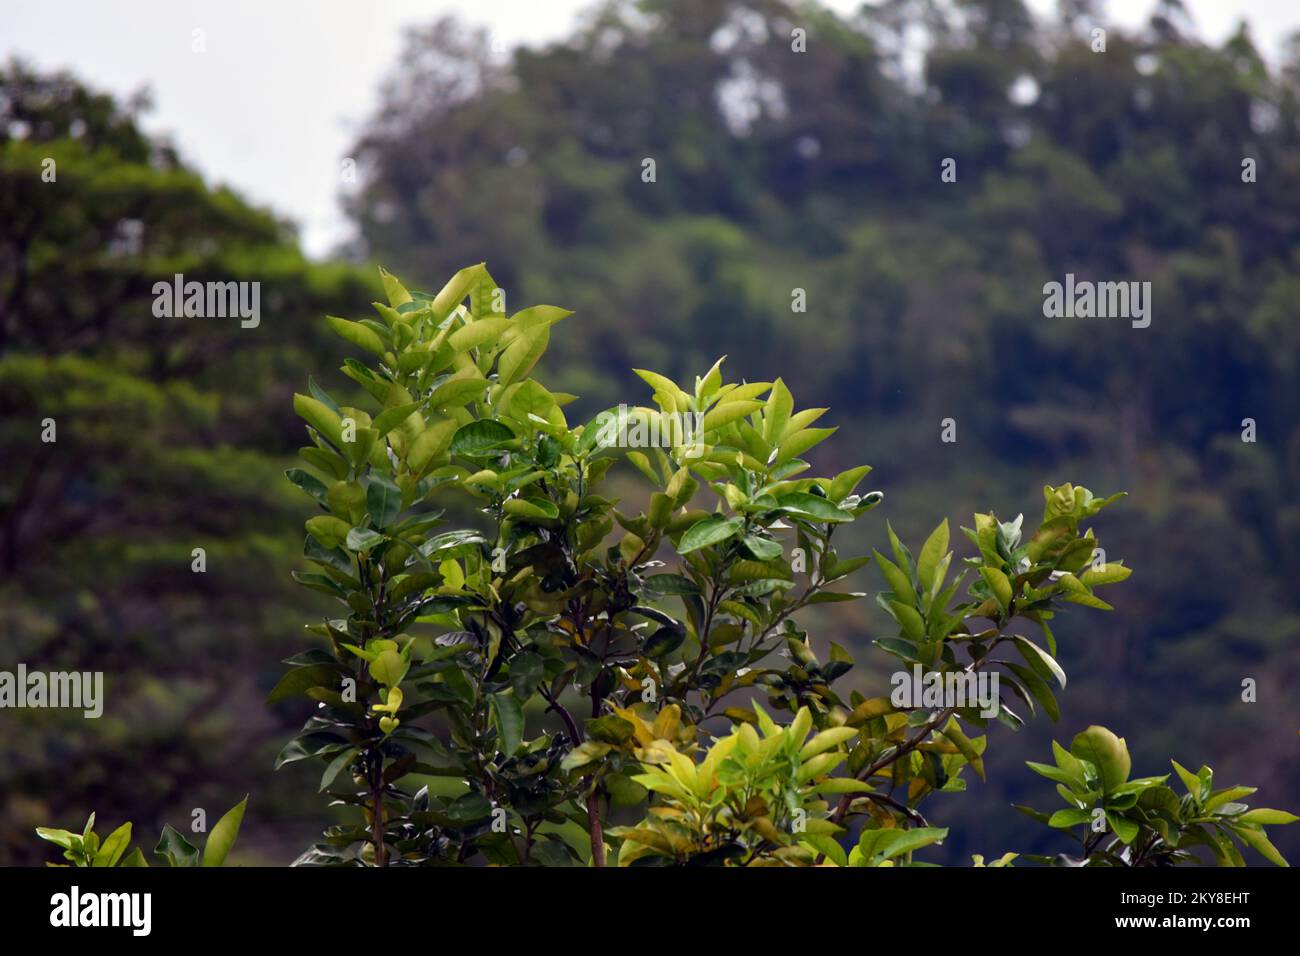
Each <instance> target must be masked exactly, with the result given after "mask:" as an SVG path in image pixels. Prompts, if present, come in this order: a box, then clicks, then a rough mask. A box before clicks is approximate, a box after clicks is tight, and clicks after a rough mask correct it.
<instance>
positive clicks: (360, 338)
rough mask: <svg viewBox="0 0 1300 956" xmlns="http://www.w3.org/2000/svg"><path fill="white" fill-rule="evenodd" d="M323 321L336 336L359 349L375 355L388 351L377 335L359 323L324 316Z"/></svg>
mask: <svg viewBox="0 0 1300 956" xmlns="http://www.w3.org/2000/svg"><path fill="white" fill-rule="evenodd" d="M325 321H326V322H328V323H329V326H330V328H331V329H333V330H334V331H335V332H336V333H337V334H338V335H340V336H341V337H343V338H344V339H346V340H347V341H349V342H351V343H352V344H353V345H355V346H356V347H357V348H359V349H365V350H366V351H367V352H373V353H374V354H375V355H383V354H384V353H385V352H386V351H388V346H387V345H386V344H385V342H384V340H383V339H382V338H380V337H379V333H378V332H376V331H375V330H374V329H372V328H370V327H369V326H366V325H362V324H361V323H360V322H349V321H348V320H347V319H340V318H338V317H337V316H333V315H327V316H325Z"/></svg>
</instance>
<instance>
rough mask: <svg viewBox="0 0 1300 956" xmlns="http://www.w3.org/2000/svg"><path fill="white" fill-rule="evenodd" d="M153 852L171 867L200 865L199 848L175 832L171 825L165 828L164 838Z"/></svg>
mask: <svg viewBox="0 0 1300 956" xmlns="http://www.w3.org/2000/svg"><path fill="white" fill-rule="evenodd" d="M153 852H154V854H155V855H157V856H160V857H162V858H163V859H164V860H166V861H167V862H168V863H169V864H170V865H171V866H198V865H199V848H198V847H196V846H195V845H194V844H192V843H190V841H189V840H187V839H185V837H183V836H181V835H180V833H178V832H177V831H176V830H174V829H173V828H172V826H171V824H170V823H169V824H167V826H165V827H163V832H162V836H161V837H160V838H159V840H158V845H157V846H156V847H154V851H153Z"/></svg>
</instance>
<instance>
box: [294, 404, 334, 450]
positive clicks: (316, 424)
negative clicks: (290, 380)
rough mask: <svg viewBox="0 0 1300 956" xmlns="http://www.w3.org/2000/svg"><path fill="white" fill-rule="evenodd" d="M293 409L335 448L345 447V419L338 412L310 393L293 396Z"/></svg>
mask: <svg viewBox="0 0 1300 956" xmlns="http://www.w3.org/2000/svg"><path fill="white" fill-rule="evenodd" d="M293 410H294V411H295V412H297V414H298V417H299V418H301V419H303V420H304V421H306V422H307V424H308V425H310V426H311V427H312V428H314V429H316V431H317V432H319V433H320V434H321V436H322V437H323V438H325V439H326V440H328V441H329V442H330V444H332V445H333V446H334V447H335V448H342V447H343V419H342V418H340V417H339V414H338V412H336V411H334V410H333V409H331V408H329V407H327V406H326V405H325V404H324V403H323V402H319V401H317V400H316V399H314V398H311V397H310V396H308V395H297V394H295V395H294V396H293Z"/></svg>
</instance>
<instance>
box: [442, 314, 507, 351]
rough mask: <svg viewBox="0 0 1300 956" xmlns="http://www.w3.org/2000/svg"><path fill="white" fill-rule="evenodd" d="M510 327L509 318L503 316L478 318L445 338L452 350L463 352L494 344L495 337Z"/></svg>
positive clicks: (498, 336) (497, 337)
mask: <svg viewBox="0 0 1300 956" xmlns="http://www.w3.org/2000/svg"><path fill="white" fill-rule="evenodd" d="M510 328H512V324H511V322H510V320H509V319H507V318H505V317H503V316H493V317H491V318H486V319H479V320H478V321H476V322H471V323H469V325H463V326H461V327H460V328H459V329H457V330H456V331H455V332H453V333H451V335H450V336H448V338H447V344H448V345H449V346H451V348H452V350H453V351H456V352H464V351H465V350H466V349H472V348H478V347H479V346H483V345H488V344H495V343H496V341H497V339H499V338H500V337H501V335H502V334H503V333H504V332H506V331H507V330H508V329H510Z"/></svg>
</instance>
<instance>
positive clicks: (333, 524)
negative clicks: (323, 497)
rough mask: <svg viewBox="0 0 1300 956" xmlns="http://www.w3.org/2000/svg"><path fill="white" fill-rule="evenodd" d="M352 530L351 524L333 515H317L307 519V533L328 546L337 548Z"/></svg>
mask: <svg viewBox="0 0 1300 956" xmlns="http://www.w3.org/2000/svg"><path fill="white" fill-rule="evenodd" d="M351 530H352V526H351V525H349V524H348V523H347V522H346V521H344V520H343V519H342V518H335V517H334V516H333V515H317V516H316V517H315V518H309V519H308V520H307V533H308V534H310V535H311V536H312V537H313V538H315V539H316V540H317V541H319V542H320V543H321V544H323V545H324V546H325V547H326V548H337V547H338V546H339V545H340V544H342V543H343V542H344V541H346V540H347V537H348V532H349V531H351Z"/></svg>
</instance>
